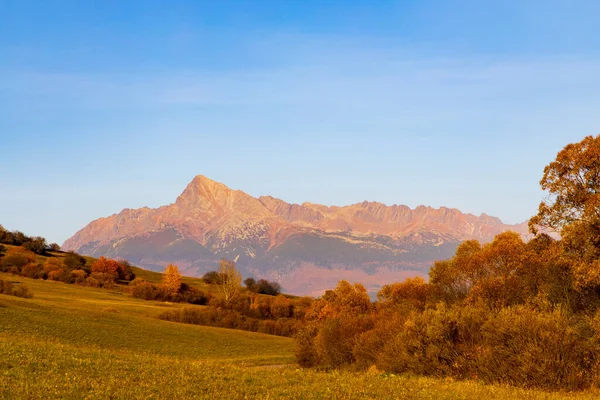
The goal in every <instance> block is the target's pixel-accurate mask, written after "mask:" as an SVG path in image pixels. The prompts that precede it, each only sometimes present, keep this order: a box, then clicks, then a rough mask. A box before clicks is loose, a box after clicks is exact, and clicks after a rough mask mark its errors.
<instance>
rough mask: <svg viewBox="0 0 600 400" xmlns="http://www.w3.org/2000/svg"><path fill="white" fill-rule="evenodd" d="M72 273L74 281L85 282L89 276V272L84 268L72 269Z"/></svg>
mask: <svg viewBox="0 0 600 400" xmlns="http://www.w3.org/2000/svg"><path fill="white" fill-rule="evenodd" d="M71 275H72V277H73V283H78V284H81V283H84V282H85V279H86V278H87V273H86V272H85V271H84V270H82V269H75V270H73V271H71Z"/></svg>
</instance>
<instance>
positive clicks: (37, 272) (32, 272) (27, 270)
mask: <svg viewBox="0 0 600 400" xmlns="http://www.w3.org/2000/svg"><path fill="white" fill-rule="evenodd" d="M21 275H23V276H25V277H27V278H31V279H43V278H44V269H43V268H42V266H41V264H35V263H29V264H27V265H26V266H24V267H23V268H22V269H21Z"/></svg>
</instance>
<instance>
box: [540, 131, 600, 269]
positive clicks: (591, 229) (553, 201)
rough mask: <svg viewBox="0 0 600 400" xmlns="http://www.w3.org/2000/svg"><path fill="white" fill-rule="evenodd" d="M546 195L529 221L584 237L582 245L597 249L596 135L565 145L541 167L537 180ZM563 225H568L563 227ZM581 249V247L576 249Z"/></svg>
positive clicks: (599, 166)
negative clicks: (536, 212) (547, 195)
mask: <svg viewBox="0 0 600 400" xmlns="http://www.w3.org/2000/svg"><path fill="white" fill-rule="evenodd" d="M540 185H541V187H542V189H543V190H545V191H547V192H548V194H549V197H548V198H547V199H546V200H544V201H542V202H541V204H540V206H539V209H538V214H537V215H536V216H534V217H533V218H532V219H531V220H530V222H529V225H530V229H531V230H532V231H533V232H534V233H536V226H542V227H547V228H550V229H554V230H556V231H562V236H563V237H567V238H568V237H573V236H581V235H584V236H585V239H586V240H585V242H584V243H580V244H581V245H583V246H584V247H585V246H592V247H593V248H594V250H596V251H595V252H594V254H593V256H594V257H593V258H597V257H596V256H597V251H598V250H600V135H598V136H595V137H594V136H587V137H585V138H584V139H583V140H582V141H581V142H579V143H571V144H568V145H567V146H565V148H564V149H562V150H561V151H560V152H559V153H558V154H557V156H556V159H555V160H554V161H553V162H551V163H550V164H548V165H547V166H546V168H544V175H543V177H542V180H541V181H540ZM565 228H568V229H566V230H565ZM580 250H582V249H580Z"/></svg>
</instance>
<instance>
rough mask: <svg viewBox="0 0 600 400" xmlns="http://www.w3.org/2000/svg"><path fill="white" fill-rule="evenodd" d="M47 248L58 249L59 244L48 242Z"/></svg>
mask: <svg viewBox="0 0 600 400" xmlns="http://www.w3.org/2000/svg"><path fill="white" fill-rule="evenodd" d="M48 249H49V250H50V251H60V246H59V245H58V244H56V243H50V245H49V246H48Z"/></svg>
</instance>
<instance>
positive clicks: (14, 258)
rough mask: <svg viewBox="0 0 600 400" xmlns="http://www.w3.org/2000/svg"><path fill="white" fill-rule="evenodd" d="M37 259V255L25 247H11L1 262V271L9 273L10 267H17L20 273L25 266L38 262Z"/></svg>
mask: <svg viewBox="0 0 600 400" xmlns="http://www.w3.org/2000/svg"><path fill="white" fill-rule="evenodd" d="M36 259H37V257H36V255H35V253H33V252H32V251H29V250H27V249H25V248H24V247H11V248H10V249H8V251H7V252H6V255H5V256H4V257H2V259H1V260H0V271H8V269H9V268H10V267H16V268H17V273H18V272H19V271H20V270H21V268H23V267H24V266H25V265H27V264H29V263H34V262H36Z"/></svg>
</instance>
